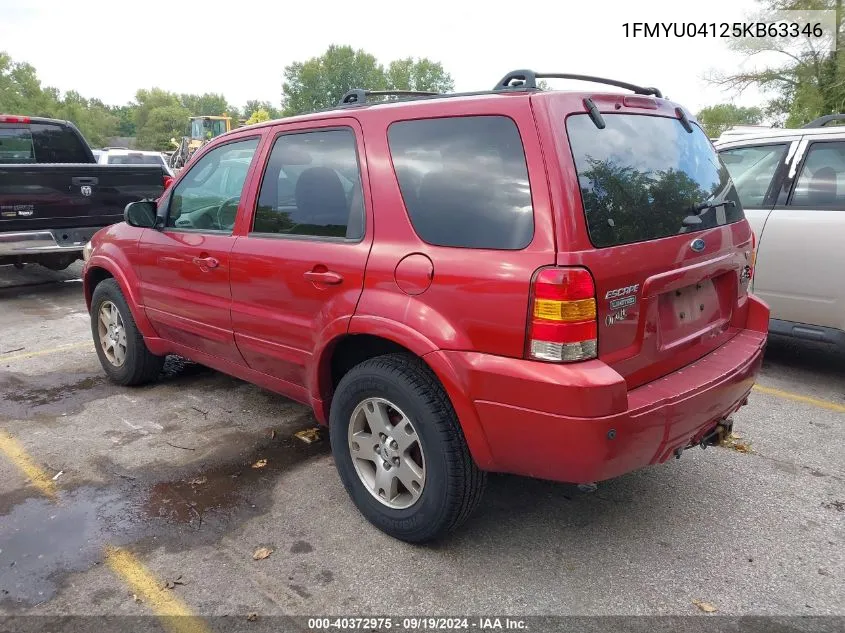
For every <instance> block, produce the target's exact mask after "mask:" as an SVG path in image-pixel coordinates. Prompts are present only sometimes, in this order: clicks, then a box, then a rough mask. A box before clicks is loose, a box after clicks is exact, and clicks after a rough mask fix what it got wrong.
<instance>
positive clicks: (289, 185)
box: [252, 128, 364, 240]
mask: <svg viewBox="0 0 845 633" xmlns="http://www.w3.org/2000/svg"><path fill="white" fill-rule="evenodd" d="M252 230H253V231H254V232H255V233H271V234H277V235H310V236H313V237H340V238H346V239H349V240H360V239H361V238H362V237H363V236H364V198H363V194H362V189H361V172H360V170H359V168H358V151H357V148H356V142H355V133H354V132H353V131H352V130H351V129H348V128H343V129H331V130H315V131H313V132H300V133H293V134H283V135H282V136H280V137H279V138H277V139H276V142H275V143H274V144H273V150H272V151H271V152H270V158H269V160H268V161H267V168H266V170H265V171H264V179H263V180H262V181H261V191H260V192H259V194H258V207H257V208H256V210H255V220H254V221H253V227H252Z"/></svg>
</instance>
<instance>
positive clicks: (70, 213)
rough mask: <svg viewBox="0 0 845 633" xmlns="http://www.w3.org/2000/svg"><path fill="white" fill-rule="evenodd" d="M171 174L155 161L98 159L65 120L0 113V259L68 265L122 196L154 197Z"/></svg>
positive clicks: (119, 208) (110, 218)
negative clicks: (99, 161)
mask: <svg viewBox="0 0 845 633" xmlns="http://www.w3.org/2000/svg"><path fill="white" fill-rule="evenodd" d="M169 179H170V176H169V175H168V174H166V173H165V172H164V170H163V168H162V167H160V166H157V165H98V164H97V162H96V160H95V158H94V154H93V152H92V151H91V148H90V147H89V146H88V143H87V142H86V141H85V139H84V138H83V136H82V134H81V133H80V132H79V130H78V129H77V128H76V126H74V125H73V124H72V123H70V122H68V121H57V120H54V119H43V118H37V117H27V116H12V115H5V114H0V265H4V264H15V265H17V266H21V265H23V264H24V263H27V262H33V263H38V264H41V265H43V266H46V267H48V268H52V269H54V270H61V269H63V268H67V267H68V266H69V265H70V264H71V263H73V262H74V261H75V260H76V259H80V258H81V257H82V249H83V248H84V246H85V244H86V243H87V242H88V240H90V239H91V236H92V235H94V233H96V232H97V231H98V230H99V229H101V228H102V227H104V226H108V225H110V224H114V223H115V222H120V221H122V220H123V209H124V208H125V207H126V205H127V204H128V203H130V202H134V201H136V200H142V199H145V198H151V199H154V198H158V197H159V196H160V195H161V194H162V192H163V191H164V189H165V186H166V184H167V182H168V181H169Z"/></svg>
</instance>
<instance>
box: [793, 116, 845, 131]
mask: <svg viewBox="0 0 845 633" xmlns="http://www.w3.org/2000/svg"><path fill="white" fill-rule="evenodd" d="M833 121H845V114H826V115H824V116H820V117H819V118H818V119H816V120H815V121H810V122H809V123H807V124H806V125H802V126H801V129H806V128H816V127H824V126H825V125H827V124H828V123H831V122H833Z"/></svg>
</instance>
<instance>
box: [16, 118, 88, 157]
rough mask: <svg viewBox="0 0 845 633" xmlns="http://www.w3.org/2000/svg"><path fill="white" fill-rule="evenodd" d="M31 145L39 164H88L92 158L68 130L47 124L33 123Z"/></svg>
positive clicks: (78, 139) (75, 136)
mask: <svg viewBox="0 0 845 633" xmlns="http://www.w3.org/2000/svg"><path fill="white" fill-rule="evenodd" d="M30 130H31V131H32V143H33V145H34V146H35V160H36V162H39V163H90V162H92V158H91V156H90V155H89V151H90V150H87V151H86V147H85V146H83V145H82V141H81V139H80V138H79V136H77V135H76V134H74V133H73V131H71V130H70V129H67V128H64V127H61V126H59V125H52V124H49V123H33V124H32V125H31V126H30Z"/></svg>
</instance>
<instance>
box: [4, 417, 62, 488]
mask: <svg viewBox="0 0 845 633" xmlns="http://www.w3.org/2000/svg"><path fill="white" fill-rule="evenodd" d="M0 451H2V452H3V453H4V454H5V455H6V457H8V458H9V459H10V460H11V461H12V463H13V464H14V465H15V466H17V467H18V468H19V469H20V470H21V472H23V474H24V475H25V476H26V477H27V478H28V479H29V480H30V481H31V482H32V485H33V486H35V487H36V488H38V490H40V491H41V492H42V493H43V494H44V495H46V496H47V497H49V498H50V499H55V498H56V483H55V482H54V481H53V478H52V477H50V475H48V474H47V472H46V471H44V470H43V469H42V468H41V467H40V466H39V465H38V464H36V463H35V460H34V459H32V458H31V457H30V456H29V455H27V453H26V450H25V449H24V447H23V446H22V445H21V443H20V442H18V441H17V440H16V439H15V438H13V437H12V436H11V435H9V434H8V433H6V431H0Z"/></svg>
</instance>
